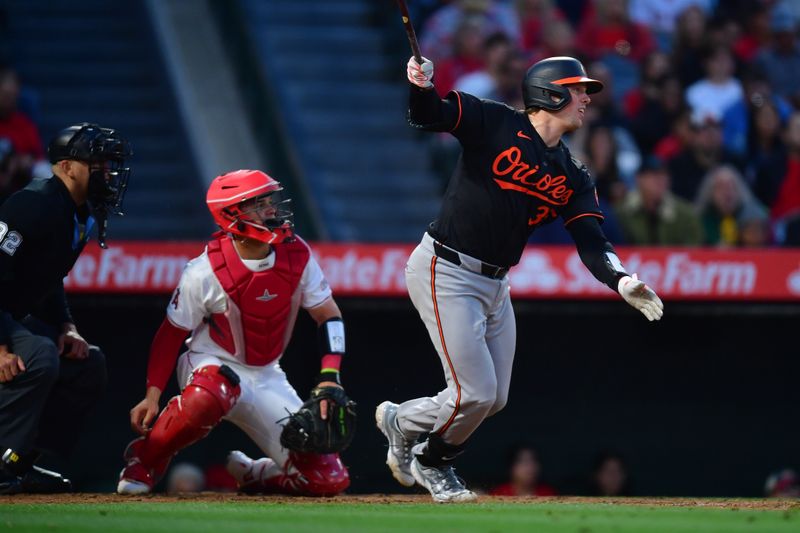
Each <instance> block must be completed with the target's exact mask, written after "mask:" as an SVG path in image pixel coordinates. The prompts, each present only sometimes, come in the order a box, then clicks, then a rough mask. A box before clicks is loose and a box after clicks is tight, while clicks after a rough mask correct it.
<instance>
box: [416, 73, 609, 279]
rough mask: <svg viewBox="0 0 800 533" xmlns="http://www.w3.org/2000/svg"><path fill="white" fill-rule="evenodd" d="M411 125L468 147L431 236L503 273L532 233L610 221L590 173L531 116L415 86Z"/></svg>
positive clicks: (465, 95) (518, 254)
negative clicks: (546, 137) (582, 221)
mask: <svg viewBox="0 0 800 533" xmlns="http://www.w3.org/2000/svg"><path fill="white" fill-rule="evenodd" d="M409 122H410V123H411V125H412V126H414V127H417V128H420V129H424V130H428V131H441V132H449V133H451V134H452V135H453V136H455V137H456V138H457V139H458V140H459V142H460V143H461V145H462V148H463V150H462V153H461V156H460V157H459V160H458V163H457V166H456V169H455V171H454V173H453V176H452V177H451V179H450V182H449V184H448V186H447V190H446V192H445V195H444V200H443V202H442V207H441V210H440V212H439V216H438V217H437V219H436V220H434V221H433V222H432V223H431V225H430V228H429V233H430V234H431V236H432V237H433V238H434V239H436V240H438V241H440V242H442V243H443V244H446V245H447V246H449V247H451V248H454V249H456V250H458V251H460V252H463V253H465V254H468V255H471V256H473V257H476V258H478V259H480V260H482V261H484V262H487V263H491V264H493V265H497V266H501V267H510V266H513V265H516V264H517V263H518V262H519V260H520V257H521V256H522V252H523V250H524V248H525V245H526V243H527V242H528V239H529V237H530V235H531V233H532V232H533V231H534V230H535V229H536V228H537V227H539V226H542V225H544V224H548V223H550V222H553V221H554V220H555V219H556V218H558V217H560V218H561V219H562V220H563V221H564V223H565V224H569V223H570V222H572V221H574V220H577V219H578V218H581V217H585V216H591V217H596V218H597V219H599V220H602V218H603V214H602V212H601V211H600V208H599V206H598V202H597V195H596V193H595V188H594V183H593V181H592V179H591V177H590V176H589V172H588V171H587V169H586V167H585V166H583V165H582V164H581V163H580V162H579V161H578V160H576V159H575V158H573V157H571V155H570V153H569V151H568V150H567V148H566V146H564V143H563V142H559V144H558V145H557V146H555V147H552V148H549V147H547V146H546V145H545V143H544V141H543V140H542V139H541V137H539V135H538V134H537V133H536V130H535V129H534V128H533V125H532V124H531V123H530V120H528V116H527V115H526V114H525V113H523V112H520V111H517V110H515V109H513V108H511V107H509V106H506V105H504V104H500V103H498V102H493V101H490V100H480V99H478V98H476V97H474V96H472V95H470V94H466V93H462V92H455V91H453V92H451V93H449V94H448V95H447V97H446V98H445V99H444V100H442V99H440V98H439V96H438V95H437V94H436V91H435V90H423V89H419V88H417V87H415V86H412V87H411V98H410V108H409Z"/></svg>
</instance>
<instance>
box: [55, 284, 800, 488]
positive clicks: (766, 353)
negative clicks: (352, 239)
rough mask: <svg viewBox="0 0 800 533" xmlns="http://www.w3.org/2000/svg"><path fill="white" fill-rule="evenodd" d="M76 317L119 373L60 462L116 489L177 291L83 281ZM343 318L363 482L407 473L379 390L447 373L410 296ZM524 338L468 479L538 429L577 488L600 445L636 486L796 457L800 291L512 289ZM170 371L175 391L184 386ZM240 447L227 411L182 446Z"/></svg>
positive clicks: (293, 366) (721, 483)
mask: <svg viewBox="0 0 800 533" xmlns="http://www.w3.org/2000/svg"><path fill="white" fill-rule="evenodd" d="M70 298H71V302H72V308H73V313H74V315H75V317H76V320H77V322H78V325H79V328H80V329H81V331H82V332H83V334H84V335H85V336H86V338H87V339H88V340H90V341H91V342H94V343H97V344H99V345H101V346H102V347H103V348H104V349H105V351H106V354H107V356H108V361H109V365H108V366H109V374H110V386H109V390H108V393H107V395H106V399H105V401H104V403H103V405H102V406H101V407H100V408H99V410H98V412H96V413H95V415H94V416H93V417H92V419H91V422H90V424H89V426H88V427H87V428H86V430H85V432H84V436H83V438H82V441H81V442H82V444H81V450H79V452H80V453H79V454H78V455H77V456H76V458H75V459H74V460H73V463H72V464H71V465H69V466H67V465H65V464H64V463H62V462H59V461H54V462H52V463H51V465H52V466H55V467H59V468H64V469H65V470H66V471H67V473H68V474H70V475H71V476H72V477H73V479H74V480H75V481H76V482H77V484H78V486H79V488H81V489H83V490H99V491H103V490H112V489H113V487H114V483H115V479H116V475H117V473H118V472H119V469H120V468H121V458H120V456H121V453H122V450H123V448H124V446H125V444H126V442H127V441H128V440H129V439H130V438H132V437H133V434H132V432H131V430H130V428H129V427H128V421H127V418H128V411H129V409H130V408H131V407H132V406H133V405H134V404H135V403H136V402H138V401H139V400H140V399H141V397H142V395H143V393H144V374H145V367H146V358H147V351H148V348H149V344H150V340H151V338H152V334H153V333H154V332H155V330H156V329H157V327H158V324H159V323H160V321H161V320H162V318H163V311H164V308H165V306H166V305H167V303H168V298H169V295H168V294H158V295H138V296H137V295H128V296H122V295H104V296H96V295H88V294H73V295H72V296H71V297H70ZM339 304H340V306H341V307H342V310H343V312H344V315H345V317H346V321H347V331H348V348H349V350H348V351H349V353H348V357H347V359H346V361H345V364H344V379H345V384H346V386H347V388H348V391H349V392H350V393H351V395H352V396H353V397H354V399H355V400H356V401H357V402H358V403H359V412H360V415H361V420H360V426H359V428H358V435H357V437H356V441H355V443H354V444H353V446H352V448H351V449H349V450H348V451H346V452H345V454H344V457H345V461H346V462H347V463H348V464H349V465H350V466H351V469H352V475H353V485H352V491H353V492H374V491H396V490H398V491H399V489H400V487H399V486H397V485H396V484H395V483H394V482H393V480H392V479H391V477H390V475H389V473H388V470H386V468H385V467H384V465H383V462H384V459H385V458H384V453H385V447H384V443H383V441H382V436H381V435H380V434H379V433H378V431H377V430H376V429H375V428H374V425H373V421H372V413H373V409H374V407H375V405H377V403H379V402H380V401H382V400H384V399H387V398H388V399H391V400H394V401H399V400H403V399H405V398H409V397H411V396H414V395H424V394H431V393H433V392H435V391H436V390H438V388H439V387H441V386H442V384H443V377H442V371H441V368H440V366H439V363H438V360H437V358H436V356H435V354H434V352H433V349H432V347H431V345H430V342H429V340H428V338H427V334H426V332H425V330H424V328H423V326H422V323H421V322H420V321H419V319H418V317H417V316H416V314H415V312H414V311H413V309H412V307H411V305H410V303H409V302H408V301H406V299H404V298H377V299H374V298H372V299H359V298H353V297H349V298H347V297H341V298H339ZM515 308H516V312H517V322H518V332H519V343H518V350H517V360H516V363H515V368H514V379H513V381H512V388H511V395H510V401H509V405H508V407H507V408H506V409H505V410H504V411H502V412H501V413H499V414H498V415H497V416H495V417H494V418H492V419H490V420H488V421H487V422H486V423H485V424H484V426H483V427H481V428H480V429H479V430H478V432H477V433H476V434H475V436H474V438H473V440H472V441H471V445H470V447H469V450H468V452H467V453H466V454H465V455H464V457H463V460H462V461H461V462H460V464H459V473H460V474H461V475H463V476H464V477H465V478H466V479H467V480H469V481H470V482H471V483H473V484H488V483H491V482H493V481H497V480H499V479H501V478H502V475H503V468H504V459H505V457H504V455H505V451H506V449H507V447H508V446H509V445H511V444H512V443H514V442H516V441H517V440H518V439H526V440H530V441H532V442H533V443H535V444H536V445H537V446H538V448H539V450H540V453H541V458H542V462H543V465H544V478H545V480H546V481H548V482H549V483H551V484H553V485H555V486H556V487H557V488H558V489H560V490H561V491H563V492H565V493H573V494H574V493H580V492H581V491H582V490H583V480H584V478H585V474H586V472H587V471H588V469H589V468H590V466H591V461H592V458H593V456H594V454H595V453H596V452H597V451H599V450H600V449H603V448H613V449H615V450H618V451H620V452H622V453H624V454H625V455H626V457H627V458H628V460H629V463H630V468H631V475H632V480H633V491H634V493H635V494H642V495H692V496H695V495H696V496H702V495H706V496H712V495H713V496H758V495H760V494H761V490H762V487H763V483H764V480H765V478H766V476H767V475H768V474H769V473H770V472H771V471H772V470H774V469H777V468H781V467H785V466H791V467H794V468H796V469H800V451H798V450H800V425H798V424H797V412H798V407H800V395H798V393H797V390H798V387H797V385H798V379H797V378H798V376H800V358H798V353H800V350H799V349H798V342H797V327H798V323H799V322H798V317H800V310H799V309H798V306H797V304H794V303H782V304H759V305H755V304H740V303H713V302H710V303H697V302H695V303H686V302H684V303H680V302H671V301H669V300H667V301H666V314H665V317H664V319H663V320H662V321H661V322H660V323H656V324H650V323H648V322H647V321H646V320H644V318H643V317H641V316H640V315H638V313H636V312H635V311H633V310H632V309H630V308H628V307H627V306H626V305H625V304H624V303H622V302H621V301H610V302H606V301H584V302H573V301H567V300H564V301H555V300H523V299H519V300H517V301H516V302H515ZM314 343H315V335H314V327H313V324H312V322H311V320H310V319H309V318H308V317H307V316H304V317H302V318H301V319H300V320H299V321H298V324H297V331H296V334H295V336H294V339H293V341H292V343H291V344H290V346H289V348H288V351H287V354H286V356H285V358H284V368H285V369H286V371H287V373H288V374H289V377H290V379H291V380H292V381H293V383H295V385H296V388H297V389H298V391H300V393H301V395H304V394H305V393H306V391H307V390H308V388H309V386H310V382H311V379H312V377H313V376H314V375H315V374H316V371H317V368H318V367H317V364H318V357H317V355H316V349H315V346H314ZM175 390H176V389H175V385H174V383H171V385H170V390H168V393H169V394H172V393H174V392H175ZM230 448H240V449H243V450H245V451H248V452H253V453H255V452H256V450H255V449H254V447H253V445H252V444H250V443H249V442H248V440H247V439H246V437H244V436H243V434H241V433H240V432H239V431H238V430H237V429H236V428H235V427H233V426H231V425H230V424H223V425H222V426H220V427H219V428H217V429H216V430H215V431H214V432H213V433H212V434H211V436H210V437H209V438H207V439H206V440H205V441H203V442H201V443H198V444H196V445H194V446H193V447H191V448H190V449H189V450H186V451H185V452H182V453H181V454H179V456H178V460H191V461H195V462H198V463H201V464H211V463H218V462H221V461H222V460H223V459H224V455H225V452H226V451H227V450H228V449H230Z"/></svg>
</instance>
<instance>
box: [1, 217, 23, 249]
mask: <svg viewBox="0 0 800 533" xmlns="http://www.w3.org/2000/svg"><path fill="white" fill-rule="evenodd" d="M20 244H22V235H20V234H19V233H17V232H16V231H8V224H6V223H5V222H0V250H3V251H4V252H5V253H7V254H8V255H14V252H16V251H17V248H18V247H19V245H20Z"/></svg>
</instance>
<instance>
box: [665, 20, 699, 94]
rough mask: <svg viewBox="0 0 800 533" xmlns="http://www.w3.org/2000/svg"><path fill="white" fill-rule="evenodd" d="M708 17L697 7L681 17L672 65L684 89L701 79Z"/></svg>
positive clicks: (676, 33) (678, 22)
mask: <svg viewBox="0 0 800 533" xmlns="http://www.w3.org/2000/svg"><path fill="white" fill-rule="evenodd" d="M706 26H707V24H706V16H705V14H704V13H703V10H702V9H700V8H699V7H697V6H692V7H689V8H687V9H685V10H684V11H683V12H682V13H681V14H680V15H679V16H678V21H677V28H676V32H675V43H674V45H673V47H672V65H673V67H674V69H675V74H677V75H678V78H679V79H680V80H681V85H682V86H683V87H688V86H689V85H691V84H693V83H694V82H696V81H697V80H699V79H701V78H702V77H703V76H704V74H705V72H704V69H703V62H702V60H701V58H702V57H703V50H704V49H705V48H706V43H707V38H706Z"/></svg>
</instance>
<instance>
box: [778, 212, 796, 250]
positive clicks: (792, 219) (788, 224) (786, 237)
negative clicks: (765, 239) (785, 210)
mask: <svg viewBox="0 0 800 533" xmlns="http://www.w3.org/2000/svg"><path fill="white" fill-rule="evenodd" d="M781 223H782V224H781V226H782V228H781V229H782V233H783V235H782V238H781V240H780V244H781V245H782V246H793V247H798V248H800V213H795V214H793V215H791V216H787V217H786V218H784V219H783V220H781Z"/></svg>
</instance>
